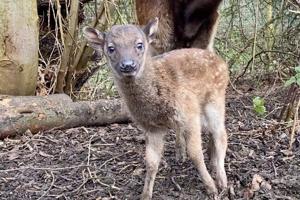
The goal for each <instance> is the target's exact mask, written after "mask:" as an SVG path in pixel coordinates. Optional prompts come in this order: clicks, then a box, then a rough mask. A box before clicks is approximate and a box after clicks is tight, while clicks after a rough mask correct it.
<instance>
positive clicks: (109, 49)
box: [107, 46, 115, 54]
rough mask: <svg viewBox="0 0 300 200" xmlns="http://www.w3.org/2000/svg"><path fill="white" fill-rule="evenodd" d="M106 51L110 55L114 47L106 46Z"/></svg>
mask: <svg viewBox="0 0 300 200" xmlns="http://www.w3.org/2000/svg"><path fill="white" fill-rule="evenodd" d="M107 51H108V53H110V54H112V53H113V52H115V47H113V46H108V47H107Z"/></svg>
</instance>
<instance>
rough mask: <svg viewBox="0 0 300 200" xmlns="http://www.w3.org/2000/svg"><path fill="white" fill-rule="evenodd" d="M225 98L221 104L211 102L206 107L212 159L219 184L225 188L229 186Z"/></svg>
mask: <svg viewBox="0 0 300 200" xmlns="http://www.w3.org/2000/svg"><path fill="white" fill-rule="evenodd" d="M224 112H225V108H224V100H221V101H220V103H219V104H217V103H211V104H208V105H206V107H205V116H206V120H207V126H208V130H209V132H210V133H211V138H210V139H211V141H210V144H209V145H211V146H210V147H209V148H210V159H211V164H212V165H213V167H214V169H215V171H216V181H217V185H218V186H219V187H220V188H221V189H224V188H226V187H227V177H226V172H225V167H224V162H225V156H226V149H227V134H226V130H225V125H224Z"/></svg>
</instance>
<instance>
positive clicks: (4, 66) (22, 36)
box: [0, 0, 39, 95]
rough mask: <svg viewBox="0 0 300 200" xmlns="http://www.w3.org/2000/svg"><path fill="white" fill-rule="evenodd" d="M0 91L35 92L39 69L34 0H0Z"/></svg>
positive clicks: (27, 93)
mask: <svg viewBox="0 0 300 200" xmlns="http://www.w3.org/2000/svg"><path fill="white" fill-rule="evenodd" d="M0 27H1V31H0V94H10V95H34V93H35V88H36V82H37V70H38V43H39V40H38V36H39V30H38V15H37V2H36V0H18V1H11V0H1V3H0Z"/></svg>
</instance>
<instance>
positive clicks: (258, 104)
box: [252, 97, 267, 116]
mask: <svg viewBox="0 0 300 200" xmlns="http://www.w3.org/2000/svg"><path fill="white" fill-rule="evenodd" d="M252 103H253V108H254V111H255V113H256V114H257V115H259V116H264V115H265V114H266V112H267V110H266V107H265V100H264V99H263V98H261V97H255V98H254V99H253V100H252Z"/></svg>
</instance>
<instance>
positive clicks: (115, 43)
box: [83, 18, 158, 78]
mask: <svg viewBox="0 0 300 200" xmlns="http://www.w3.org/2000/svg"><path fill="white" fill-rule="evenodd" d="M157 29H158V19H157V18H155V19H154V20H151V21H150V22H149V23H148V24H147V25H146V26H145V27H144V28H143V29H141V28H139V27H137V26H134V25H115V26H113V27H112V28H111V30H110V31H109V32H107V33H104V32H100V31H98V30H97V29H94V28H90V27H85V28H84V29H83V34H84V37H85V38H86V39H87V40H88V42H89V44H90V46H91V47H92V48H94V49H95V50H96V51H103V52H104V54H105V55H106V58H107V60H108V63H109V65H110V66H111V67H112V69H113V71H114V73H115V74H116V75H117V77H118V78H124V77H127V78H128V77H130V78H134V77H136V76H137V77H138V76H139V75H140V74H141V73H142V72H143V70H144V64H145V59H146V56H147V54H148V51H149V44H151V42H152V41H153V39H154V37H155V33H156V31H157Z"/></svg>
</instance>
